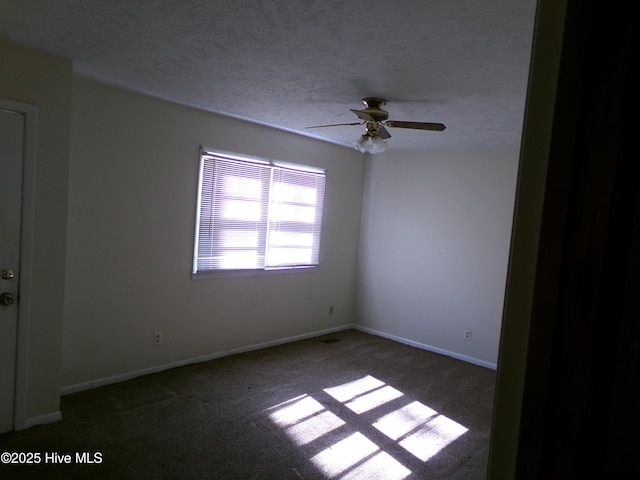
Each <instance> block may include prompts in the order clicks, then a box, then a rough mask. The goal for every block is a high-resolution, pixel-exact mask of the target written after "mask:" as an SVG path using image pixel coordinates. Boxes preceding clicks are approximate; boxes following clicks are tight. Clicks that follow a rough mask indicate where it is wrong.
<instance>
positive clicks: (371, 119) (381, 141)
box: [307, 97, 446, 153]
mask: <svg viewBox="0 0 640 480" xmlns="http://www.w3.org/2000/svg"><path fill="white" fill-rule="evenodd" d="M362 103H363V104H364V105H365V106H366V107H367V108H365V109H363V110H355V109H353V108H351V109H350V110H351V111H352V112H353V113H355V114H356V116H357V117H358V118H359V119H360V120H362V121H361V122H353V123H334V124H331V125H316V126H313V127H307V128H323V127H340V126H343V125H365V128H366V129H367V131H366V133H365V134H364V135H362V136H361V137H360V138H359V139H358V141H357V142H356V144H355V147H356V149H358V150H359V151H361V152H367V153H379V152H382V151H384V150H385V148H386V142H385V140H386V139H388V138H391V134H390V133H389V131H388V130H387V129H386V128H385V127H391V128H412V129H414V130H432V131H436V132H441V131H442V130H444V129H445V128H446V127H445V126H444V125H443V124H442V123H426V122H405V121H399V120H387V119H388V118H389V114H388V113H387V112H386V111H385V110H383V109H382V108H381V107H382V106H383V105H385V104H386V103H387V101H386V100H385V99H383V98H377V97H366V98H363V99H362Z"/></svg>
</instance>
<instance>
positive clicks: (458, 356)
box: [353, 325, 498, 370]
mask: <svg viewBox="0 0 640 480" xmlns="http://www.w3.org/2000/svg"><path fill="white" fill-rule="evenodd" d="M353 328H354V329H355V330H359V331H361V332H364V333H369V334H371V335H376V336H378V337H383V338H388V339H389V340H393V341H395V342H399V343H404V344H405V345H409V346H411V347H416V348H420V349H422V350H428V351H430V352H434V353H439V354H441V355H446V356H447V357H453V358H456V359H458V360H462V361H464V362H467V363H472V364H474V365H478V366H480V367H485V368H490V369H492V370H496V369H497V368H498V366H497V364H495V363H490V362H485V361H484V360H479V359H477V358H474V357H469V356H467V355H462V354H460V353H456V352H450V351H448V350H443V349H442V348H438V347H433V346H431V345H426V344H424V343H419V342H416V341H413V340H409V339H408V338H402V337H398V336H396V335H391V334H390V333H386V332H381V331H379V330H374V329H372V328H368V327H363V326H362V325H354V326H353Z"/></svg>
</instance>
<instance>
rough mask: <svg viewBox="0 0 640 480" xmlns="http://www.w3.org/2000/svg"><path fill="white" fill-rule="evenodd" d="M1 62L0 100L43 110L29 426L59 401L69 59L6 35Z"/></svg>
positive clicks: (0, 50) (50, 412)
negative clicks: (19, 42)
mask: <svg viewBox="0 0 640 480" xmlns="http://www.w3.org/2000/svg"><path fill="white" fill-rule="evenodd" d="M0 65H1V66H0V98H3V99H7V100H12V101H15V102H21V103H26V104H31V105H35V106H36V107H37V108H38V122H37V130H38V131H37V141H36V166H35V169H36V174H35V194H34V199H33V202H34V210H35V211H34V222H33V225H31V227H32V228H33V237H32V242H33V251H32V252H31V253H32V261H33V268H32V272H31V284H30V300H31V303H30V305H28V306H27V305H21V308H29V309H30V315H29V317H30V322H29V329H30V331H29V335H28V341H27V342H28V345H27V349H26V355H25V358H24V359H25V360H26V378H24V379H22V381H23V382H24V384H25V385H26V392H25V394H26V398H24V401H25V405H16V409H19V410H20V411H24V413H25V418H24V421H25V422H26V426H28V425H30V424H32V423H34V422H35V423H38V422H39V421H48V420H50V419H52V418H56V413H57V412H58V408H59V400H60V399H59V395H58V394H59V389H60V376H59V371H60V342H61V338H62V321H63V301H64V277H65V271H64V268H65V241H66V209H67V172H68V161H69V118H70V111H71V74H72V72H71V62H70V61H69V60H66V59H63V58H60V57H56V56H53V55H48V54H45V53H42V52H38V51H35V50H32V49H30V48H26V47H24V46H22V45H17V44H14V43H12V42H8V41H5V40H3V39H1V38H0ZM21 273H22V272H21ZM22 381H21V384H22ZM22 400H23V399H21V402H22ZM39 419H40V420H39ZM24 426H25V425H17V427H18V428H22V427H24Z"/></svg>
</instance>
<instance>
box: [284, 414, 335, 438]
mask: <svg viewBox="0 0 640 480" xmlns="http://www.w3.org/2000/svg"><path fill="white" fill-rule="evenodd" d="M344 424H345V422H344V421H343V420H341V419H340V417H338V416H337V415H334V414H333V413H331V412H322V413H318V414H317V415H314V416H312V417H310V418H307V419H306V420H303V421H302V422H300V423H296V424H295V425H291V426H290V427H289V428H287V429H286V433H287V435H288V436H289V438H290V439H291V440H293V441H294V443H295V444H296V445H298V446H300V445H306V444H307V443H311V442H313V441H314V440H316V439H318V438H320V437H322V436H323V435H326V434H327V433H329V432H331V431H333V430H335V429H336V428H339V427H341V426H343V425H344Z"/></svg>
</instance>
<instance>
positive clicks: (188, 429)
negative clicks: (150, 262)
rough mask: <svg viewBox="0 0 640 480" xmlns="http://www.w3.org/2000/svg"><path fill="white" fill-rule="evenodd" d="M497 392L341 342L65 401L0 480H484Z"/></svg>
mask: <svg viewBox="0 0 640 480" xmlns="http://www.w3.org/2000/svg"><path fill="white" fill-rule="evenodd" d="M494 385H495V372H494V371H493V370H490V369H486V368H482V367H479V366H475V365H471V364H468V363H466V362H462V361H460V360H456V359H453V358H450V357H446V356H443V355H438V354H436V353H433V352H428V351H425V350H421V349H417V348H414V347H410V346H407V345H404V344H401V343H398V342H394V341H391V340H388V339H384V338H381V337H377V336H373V335H369V334H366V333H363V332H360V331H355V330H346V331H342V332H337V333H334V334H331V335H325V336H322V337H317V338H313V339H307V340H302V341H297V342H293V343H289V344H285V345H280V346H275V347H270V348H265V349H262V350H256V351H253V352H248V353H242V354H237V355H231V356H228V357H224V358H219V359H216V360H211V361H207V362H202V363H198V364H193V365H189V366H185V367H179V368H174V369H171V370H166V371H163V372H160V373H156V374H153V375H147V376H144V377H139V378H135V379H132V380H128V381H125V382H121V383H117V384H113V385H107V386H104V387H99V388H95V389H92V390H88V391H84V392H79V393H74V394H71V395H66V396H63V397H62V399H61V411H62V415H63V419H62V420H61V421H59V422H56V423H53V424H49V425H40V426H36V427H32V428H30V429H27V430H24V431H20V432H10V433H6V434H3V435H0V453H4V452H8V453H9V455H10V456H9V457H6V455H7V454H6V453H4V455H3V461H4V460H5V458H9V461H10V463H2V464H0V478H2V479H3V480H9V479H14V478H15V479H18V478H19V479H39V480H42V479H62V478H64V479H71V480H75V479H91V480H100V479H119V480H123V479H136V480H140V479H220V480H227V479H229V480H235V479H243V480H244V479H265V480H276V479H277V480H287V479H292V480H300V479H345V480H346V479H372V480H387V479H388V480H396V479H397V480H400V479H447V480H474V479H478V480H480V479H484V478H486V470H487V460H488V451H489V437H490V429H491V416H492V409H493V394H494ZM29 459H30V460H31V462H32V463H29V464H22V465H18V464H16V463H11V461H13V460H15V461H17V462H21V461H27V460H29Z"/></svg>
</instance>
